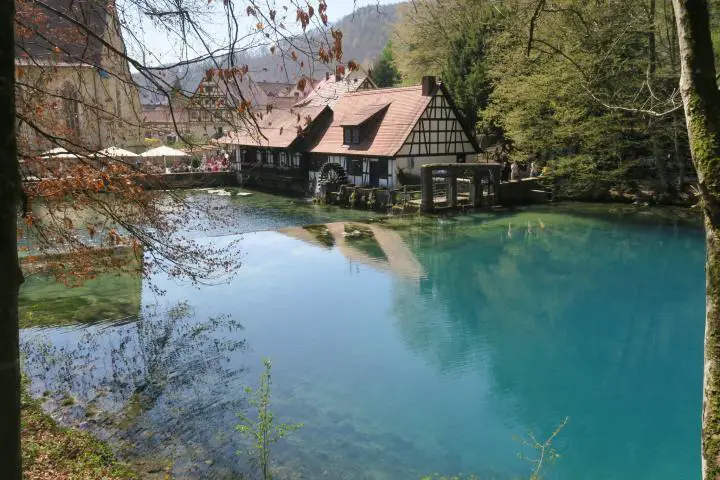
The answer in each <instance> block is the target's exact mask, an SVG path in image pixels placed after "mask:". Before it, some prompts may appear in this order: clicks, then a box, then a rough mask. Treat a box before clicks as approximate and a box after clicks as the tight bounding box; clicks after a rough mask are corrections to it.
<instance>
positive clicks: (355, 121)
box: [340, 103, 390, 127]
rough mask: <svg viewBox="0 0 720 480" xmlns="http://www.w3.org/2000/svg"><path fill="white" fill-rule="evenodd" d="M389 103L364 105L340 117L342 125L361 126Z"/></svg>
mask: <svg viewBox="0 0 720 480" xmlns="http://www.w3.org/2000/svg"><path fill="white" fill-rule="evenodd" d="M388 105H390V104H389V103H381V104H373V105H368V106H362V107H360V108H358V109H357V110H356V111H354V112H351V113H347V114H345V116H343V118H341V119H340V126H342V127H359V126H360V125H362V124H363V123H365V122H367V121H368V120H370V119H371V118H372V117H374V116H375V115H377V114H378V113H380V112H381V111H382V110H385V108H387V106H388Z"/></svg>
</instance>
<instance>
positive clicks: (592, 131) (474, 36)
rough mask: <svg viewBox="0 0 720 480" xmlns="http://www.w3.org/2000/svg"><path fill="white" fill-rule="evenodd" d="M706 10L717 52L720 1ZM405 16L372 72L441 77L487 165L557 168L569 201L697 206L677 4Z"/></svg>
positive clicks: (425, 9)
mask: <svg viewBox="0 0 720 480" xmlns="http://www.w3.org/2000/svg"><path fill="white" fill-rule="evenodd" d="M538 5H543V7H542V8H540V9H538V8H537V6H538ZM710 7H711V12H712V17H713V18H712V20H711V23H712V27H713V40H715V45H716V46H717V41H720V15H719V14H720V2H718V1H717V0H713V1H711V2H710ZM399 10H400V12H399V20H398V22H397V24H396V25H395V28H394V32H393V35H392V36H391V43H390V44H389V45H388V47H386V49H385V51H384V52H383V56H382V59H381V61H380V62H376V67H375V68H376V70H382V71H385V70H386V69H387V68H388V67H389V68H390V70H391V73H393V72H396V73H397V74H398V76H397V77H396V78H397V80H396V82H398V83H400V82H402V83H405V84H416V83H418V82H419V80H420V78H421V77H422V76H423V75H428V74H434V75H437V76H439V77H440V78H441V79H442V81H443V82H444V83H445V85H446V86H447V87H448V88H449V90H450V91H451V92H452V94H453V95H454V98H455V100H456V103H457V104H458V106H459V107H460V108H461V110H462V112H463V113H464V115H465V117H466V120H467V121H468V122H470V123H472V124H474V125H475V127H476V132H477V134H478V137H479V138H480V139H481V141H482V144H483V145H484V146H485V147H487V148H486V156H487V158H488V159H490V160H497V161H505V160H508V159H509V160H510V161H518V162H520V163H521V164H529V163H530V162H536V164H539V165H540V167H541V168H542V167H545V166H547V167H549V168H547V169H546V171H550V172H551V173H552V175H551V177H552V180H553V187H554V188H555V189H556V194H558V195H559V196H561V197H568V198H583V199H603V198H607V197H608V196H611V195H612V196H616V197H618V198H636V197H637V195H638V194H641V191H642V192H650V195H651V196H652V197H651V198H652V199H653V200H657V201H661V202H662V201H673V202H677V201H683V202H692V201H693V196H694V194H693V191H694V190H693V184H694V180H695V172H694V170H693V167H692V164H691V161H690V151H689V147H688V138H687V128H686V124H685V118H684V112H683V109H682V101H681V98H680V92H679V89H678V84H679V77H680V58H679V54H678V47H677V45H678V40H677V32H676V24H675V18H674V15H673V9H672V5H671V2H670V0H623V1H619V0H611V1H604V2H562V3H559V4H550V3H546V4H545V3H543V2H540V3H538V2H527V1H524V0H504V1H491V0H442V1H440V0H419V1H415V2H413V3H406V4H402V5H400V6H399ZM716 50H717V49H716ZM717 56H718V55H717V53H716V57H717ZM379 64H382V65H379ZM391 83H392V82H391Z"/></svg>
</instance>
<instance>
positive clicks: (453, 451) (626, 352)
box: [23, 210, 704, 480]
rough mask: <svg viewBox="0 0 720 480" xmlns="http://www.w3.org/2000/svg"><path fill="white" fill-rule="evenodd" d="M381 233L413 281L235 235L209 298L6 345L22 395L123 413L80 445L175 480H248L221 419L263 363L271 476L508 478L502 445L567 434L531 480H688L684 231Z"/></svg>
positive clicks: (687, 252) (508, 447)
mask: <svg viewBox="0 0 720 480" xmlns="http://www.w3.org/2000/svg"><path fill="white" fill-rule="evenodd" d="M528 222H529V223H530V231H529V232H528ZM289 223H292V222H289ZM541 223H542V225H544V228H541V227H540V224H541ZM397 233H398V234H399V236H400V238H401V239H402V240H403V242H404V243H403V244H398V243H397V237H394V236H393V235H392V234H388V239H389V240H387V241H386V243H385V247H386V252H387V251H388V250H392V254H391V255H388V257H390V258H391V259H392V258H394V259H397V258H400V257H402V256H403V255H406V256H407V254H408V253H409V254H410V257H411V259H412V258H414V259H415V260H416V261H417V265H414V266H415V268H414V269H413V268H405V269H404V268H399V267H398V263H402V262H398V261H397V260H394V263H393V264H392V265H390V264H388V262H387V261H385V260H382V259H377V260H376V261H374V262H373V261H369V260H368V258H367V255H366V256H362V255H355V254H354V253H353V251H352V250H351V249H343V248H341V247H335V248H332V249H328V248H324V247H321V246H317V245H314V244H312V243H309V242H307V241H303V240H299V239H297V238H293V237H292V236H290V235H288V234H283V233H279V232H259V233H253V234H246V235H243V237H242V240H241V243H240V248H241V249H242V253H243V255H244V257H243V262H244V264H243V267H242V268H241V270H240V271H239V272H238V274H237V276H236V277H235V278H234V280H233V281H232V282H231V283H230V284H228V285H218V286H213V287H202V289H201V290H198V289H196V288H193V287H191V286H188V285H178V284H176V283H175V282H174V281H172V280H168V279H162V278H155V279H154V280H155V281H157V282H158V283H159V284H160V286H161V287H164V288H167V290H168V294H167V295H166V296H165V297H162V298H156V297H154V296H153V295H152V293H151V292H150V290H149V289H147V288H144V289H143V299H142V301H143V305H144V307H143V310H144V312H145V315H144V316H143V318H142V320H141V321H139V322H136V323H132V324H126V325H96V326H92V327H85V328H57V329H50V330H32V329H30V330H25V331H23V340H24V342H26V352H28V353H27V360H26V365H27V371H28V373H29V374H30V376H31V377H32V378H33V380H34V388H35V391H36V392H38V393H40V392H42V391H43V390H44V389H46V388H48V389H50V390H62V389H65V390H69V391H70V392H71V393H72V394H73V395H74V396H76V397H77V398H78V403H79V404H80V405H83V404H85V403H86V402H87V401H94V402H95V403H96V404H97V406H98V407H99V408H101V409H103V410H105V409H107V410H111V411H116V412H120V413H121V415H119V417H122V418H123V420H122V421H121V426H122V429H123V430H122V431H123V432H124V433H116V432H117V427H116V426H113V425H112V424H110V423H109V422H106V421H103V420H98V421H97V423H95V422H91V425H90V426H91V427H92V428H94V429H95V430H96V431H99V432H100V433H101V434H104V435H106V436H109V437H111V438H113V439H114V440H116V441H117V442H119V443H121V442H128V443H130V444H132V447H128V448H129V449H130V450H133V449H134V450H141V451H145V452H154V453H160V454H163V455H167V456H170V457H172V458H174V459H175V460H176V462H175V471H176V473H178V474H180V475H181V476H183V475H184V476H186V477H192V476H195V477H200V478H232V477H233V475H237V473H238V472H240V471H242V470H243V469H244V468H245V466H244V464H243V462H242V461H241V459H240V458H239V457H238V456H237V455H236V454H235V452H236V450H238V449H239V448H242V441H241V439H240V438H239V437H238V436H237V434H236V433H235V432H234V431H233V428H232V427H233V425H234V424H235V423H237V422H236V419H235V412H236V411H238V410H240V409H242V408H244V407H245V406H246V402H245V398H244V394H243V392H242V387H243V386H244V385H247V384H251V385H252V384H254V383H255V382H256V380H257V378H258V376H259V374H260V370H261V369H260V365H261V358H262V357H270V358H272V360H273V363H274V368H273V382H274V383H273V387H274V389H273V394H274V404H275V410H276V413H277V416H278V417H279V418H280V419H282V420H286V421H289V422H304V423H305V427H304V428H303V429H301V430H299V431H298V432H296V433H295V434H293V436H292V437H290V438H289V439H287V440H286V441H284V442H283V443H281V444H279V445H278V446H277V449H276V451H275V453H276V456H275V458H276V462H277V464H278V473H279V474H280V476H281V478H309V479H315V478H329V479H341V478H347V479H366V478H367V479H405V478H408V479H410V478H419V477H420V476H421V475H423V474H428V473H433V472H440V473H445V474H453V473H458V472H464V473H470V472H472V473H476V474H478V475H480V476H481V478H483V479H484V478H497V479H509V478H517V477H523V476H524V477H525V478H527V476H528V473H529V470H530V467H529V465H528V463H527V462H524V461H522V460H520V459H518V458H517V454H518V453H523V454H526V455H528V456H533V452H532V450H528V449H526V448H524V447H523V446H522V445H521V444H520V443H518V441H517V440H515V439H513V437H516V436H522V435H524V434H525V433H526V432H528V431H532V432H534V434H535V435H536V436H537V437H538V439H544V438H545V437H547V436H548V435H549V434H550V433H551V432H552V430H553V429H554V428H555V427H556V426H557V425H558V424H559V423H560V421H561V420H562V419H563V418H564V417H566V416H567V417H570V421H569V423H568V424H567V426H566V427H565V428H564V429H563V430H562V432H561V433H560V435H559V437H558V439H557V441H556V443H555V446H556V448H557V449H558V451H559V452H560V453H561V455H562V457H561V458H560V459H559V460H558V461H557V462H556V463H555V464H554V465H552V466H551V467H549V468H548V469H547V470H546V478H549V479H564V480H566V479H573V480H576V479H623V480H624V479H628V480H629V479H641V478H652V479H685V478H688V479H690V478H697V476H698V475H699V470H700V458H699V453H700V443H699V434H700V402H701V396H700V393H701V376H702V335H703V313H704V310H703V309H704V299H703V294H704V278H703V258H704V252H703V239H702V234H701V232H700V231H698V230H692V229H685V228H681V227H677V226H664V225H660V224H656V223H655V222H653V221H649V222H645V223H643V224H642V225H632V224H620V223H615V222H609V221H603V220H599V219H590V218H587V217H581V216H577V215H575V216H573V215H569V214H567V213H552V212H550V213H548V212H547V211H542V210H533V211H529V212H524V213H517V214H512V215H505V216H502V217H488V216H466V217H456V218H455V219H450V220H440V221H439V222H437V223H436V222H422V223H420V224H418V225H415V226H413V225H412V224H410V225H405V226H404V227H403V228H402V229H400V230H397ZM230 239H231V237H223V238H221V239H219V241H221V242H223V241H227V242H229V241H230ZM393 239H394V240H393ZM393 242H395V243H393ZM351 258H353V259H355V260H350V259H351ZM403 258H404V263H408V261H409V260H408V259H407V258H405V257H403ZM418 265H419V268H417V267H418ZM400 267H402V265H401V266H400ZM184 301H187V307H185V308H180V309H178V308H177V305H178V303H179V302H184ZM155 304H158V305H159V307H153V306H150V305H155ZM173 307H174V308H173ZM168 309H172V310H171V311H170V314H168V313H166V312H167V310H168ZM231 321H234V322H237V323H239V324H241V325H242V329H240V328H238V327H237V325H235V324H233V323H231ZM40 341H44V342H48V343H49V344H50V345H52V348H50V347H47V349H46V350H45V352H46V353H45V354H39V353H38V352H41V351H42V349H40V348H39V344H38V343H37V342H40ZM53 348H55V349H64V352H73V353H74V356H73V357H71V358H70V357H63V356H62V355H60V356H56V357H55V358H66V360H65V362H63V361H59V362H56V363H51V362H49V360H48V359H50V358H51V356H52V355H50V353H52V352H53V351H54V352H55V353H58V352H57V351H56V350H53ZM48 352H50V353H48ZM45 367H48V368H49V369H48V370H47V371H46V369H45ZM98 392H100V394H99V395H98ZM79 408H80V407H79V406H76V407H71V408H69V409H66V410H65V412H66V413H65V414H66V415H68V416H69V415H70V414H71V413H72V411H73V410H74V409H79ZM80 415H81V414H80Z"/></svg>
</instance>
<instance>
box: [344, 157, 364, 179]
mask: <svg viewBox="0 0 720 480" xmlns="http://www.w3.org/2000/svg"><path fill="white" fill-rule="evenodd" d="M347 162H348V163H347V165H348V175H353V176H358V177H359V176H361V175H362V174H363V161H362V158H348V159H347Z"/></svg>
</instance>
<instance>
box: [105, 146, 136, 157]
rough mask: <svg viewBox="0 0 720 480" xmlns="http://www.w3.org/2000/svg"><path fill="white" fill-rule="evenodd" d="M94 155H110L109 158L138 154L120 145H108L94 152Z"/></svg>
mask: <svg viewBox="0 0 720 480" xmlns="http://www.w3.org/2000/svg"><path fill="white" fill-rule="evenodd" d="M95 156H96V157H110V158H121V157H137V156H138V154H137V153H134V152H131V151H130V150H125V149H122V148H120V147H108V148H106V149H104V150H100V151H99V152H97V153H96V154H95Z"/></svg>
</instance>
